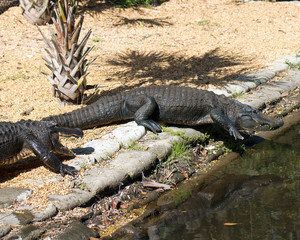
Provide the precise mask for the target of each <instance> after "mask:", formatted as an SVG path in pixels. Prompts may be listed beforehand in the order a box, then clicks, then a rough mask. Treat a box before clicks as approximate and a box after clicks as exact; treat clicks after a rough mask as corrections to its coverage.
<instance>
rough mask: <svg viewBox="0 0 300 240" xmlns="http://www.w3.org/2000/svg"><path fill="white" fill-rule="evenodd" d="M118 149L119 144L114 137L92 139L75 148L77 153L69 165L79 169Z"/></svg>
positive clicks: (105, 157) (103, 158)
mask: <svg viewBox="0 0 300 240" xmlns="http://www.w3.org/2000/svg"><path fill="white" fill-rule="evenodd" d="M119 150H120V144H119V143H118V141H116V140H114V139H106V140H103V139H99V140H92V141H90V142H88V143H86V144H84V145H83V147H82V148H80V149H77V150H76V151H77V152H78V153H79V154H77V157H76V160H74V161H73V162H72V163H71V164H70V165H71V166H74V167H76V168H77V169H78V168H79V169H80V168H82V167H83V166H84V165H87V166H89V165H92V164H95V163H96V162H101V161H103V160H105V159H107V158H109V157H110V156H112V155H113V154H115V153H116V152H117V151H119ZM76 151H75V152H76Z"/></svg>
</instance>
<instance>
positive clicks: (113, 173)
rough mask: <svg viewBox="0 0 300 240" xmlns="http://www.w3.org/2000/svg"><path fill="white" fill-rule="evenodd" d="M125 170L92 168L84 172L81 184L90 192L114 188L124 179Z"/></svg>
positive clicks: (125, 175)
mask: <svg viewBox="0 0 300 240" xmlns="http://www.w3.org/2000/svg"><path fill="white" fill-rule="evenodd" d="M127 177H128V175H127V174H126V172H125V171H123V170H120V169H112V168H93V169H91V170H88V171H86V172H85V175H84V177H83V179H82V184H84V186H85V187H86V188H87V189H88V190H89V191H90V192H91V193H92V194H99V193H100V192H103V191H105V192H106V191H108V192H109V191H111V190H115V189H116V188H118V187H119V186H120V183H121V182H124V181H126V179H127Z"/></svg>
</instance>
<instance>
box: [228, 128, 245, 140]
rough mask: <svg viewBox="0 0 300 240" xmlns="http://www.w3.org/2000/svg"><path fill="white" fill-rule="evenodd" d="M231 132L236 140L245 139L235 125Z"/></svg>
mask: <svg viewBox="0 0 300 240" xmlns="http://www.w3.org/2000/svg"><path fill="white" fill-rule="evenodd" d="M229 134H230V136H233V137H234V139H235V140H237V139H240V140H243V139H244V137H243V136H242V135H241V134H240V133H239V131H238V130H236V129H235V128H233V127H232V128H230V129H229Z"/></svg>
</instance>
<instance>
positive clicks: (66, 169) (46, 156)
mask: <svg viewBox="0 0 300 240" xmlns="http://www.w3.org/2000/svg"><path fill="white" fill-rule="evenodd" d="M23 140H24V143H25V145H26V146H27V147H28V148H29V149H30V150H31V151H33V153H34V154H35V155H36V156H37V157H39V158H40V159H41V160H42V161H43V163H44V164H45V165H46V166H47V167H48V168H50V169H51V170H52V171H54V172H56V173H60V174H61V175H62V176H64V175H65V174H69V175H72V176H74V175H75V173H76V172H77V170H76V169H75V168H74V167H71V166H68V165H65V164H62V163H61V161H60V160H59V159H58V158H57V157H56V156H55V154H53V153H52V152H50V151H49V149H48V148H47V147H46V146H45V145H44V144H43V143H41V142H40V141H39V140H38V139H37V138H36V137H35V136H34V135H32V134H31V133H24V135H23Z"/></svg>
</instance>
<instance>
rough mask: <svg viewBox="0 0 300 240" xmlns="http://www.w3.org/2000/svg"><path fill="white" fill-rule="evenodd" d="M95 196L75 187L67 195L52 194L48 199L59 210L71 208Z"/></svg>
mask: <svg viewBox="0 0 300 240" xmlns="http://www.w3.org/2000/svg"><path fill="white" fill-rule="evenodd" d="M93 197H94V196H93V195H92V194H91V193H88V192H85V191H82V190H80V189H73V192H71V193H68V194H66V195H59V194H52V195H49V196H48V199H49V201H50V202H51V203H53V204H54V205H55V206H56V207H57V209H59V210H70V209H73V208H74V207H78V206H81V205H83V204H85V203H87V202H89V201H90V200H91V199H92V198H93Z"/></svg>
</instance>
